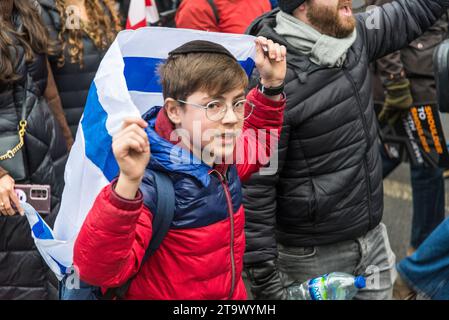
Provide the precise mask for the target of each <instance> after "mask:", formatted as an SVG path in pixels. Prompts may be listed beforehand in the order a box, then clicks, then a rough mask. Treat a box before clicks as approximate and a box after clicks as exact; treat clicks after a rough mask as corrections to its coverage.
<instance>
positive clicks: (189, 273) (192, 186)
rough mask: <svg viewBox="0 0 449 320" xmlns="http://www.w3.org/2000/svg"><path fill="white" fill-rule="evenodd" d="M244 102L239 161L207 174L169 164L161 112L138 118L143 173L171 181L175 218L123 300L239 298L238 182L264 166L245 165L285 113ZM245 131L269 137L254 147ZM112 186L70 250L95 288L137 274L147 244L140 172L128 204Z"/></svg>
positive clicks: (254, 94)
mask: <svg viewBox="0 0 449 320" xmlns="http://www.w3.org/2000/svg"><path fill="white" fill-rule="evenodd" d="M247 99H248V100H250V101H252V102H253V103H254V104H255V108H254V112H253V114H252V115H251V116H250V117H249V118H248V119H247V120H246V121H245V123H244V127H243V132H242V134H241V136H240V138H239V139H242V141H243V143H242V146H243V147H242V152H241V154H242V155H243V161H238V162H237V164H236V165H229V166H228V165H220V166H215V167H214V168H211V167H210V166H207V165H206V164H204V163H202V164H200V165H198V164H191V165H185V164H182V165H178V164H176V160H179V159H175V160H174V162H171V161H173V159H172V157H173V155H174V154H178V153H176V152H171V150H170V148H180V147H179V146H175V145H174V144H172V143H171V142H169V141H168V139H169V136H170V132H171V131H172V130H173V126H172V125H171V123H170V121H169V120H168V117H167V116H166V114H165V112H164V110H163V109H160V108H155V109H154V110H152V111H150V113H149V115H147V116H144V119H145V120H147V121H148V123H149V129H148V131H147V133H148V136H149V139H150V145H151V160H150V163H149V165H148V168H149V169H151V168H155V167H156V166H157V167H158V169H159V170H161V169H162V170H165V171H166V172H167V174H168V175H169V177H170V178H171V179H172V181H173V184H174V189H175V198H176V200H175V214H174V219H173V222H172V224H171V226H170V230H169V232H168V233H167V235H166V236H165V238H164V240H163V242H162V244H161V245H160V247H159V249H158V250H157V251H156V252H155V253H154V254H153V255H152V256H151V257H150V258H149V259H148V261H147V262H146V263H145V265H143V266H142V268H141V270H140V271H139V273H138V274H137V277H136V278H135V279H134V281H133V282H132V284H131V286H130V288H129V290H128V293H127V296H126V298H127V299H246V291H245V286H244V284H243V281H242V277H241V273H242V267H243V253H244V250H245V234H244V224H245V219H244V209H243V206H242V203H241V200H242V192H241V185H240V179H242V180H243V179H247V178H249V176H250V175H251V174H252V173H254V172H256V171H258V170H259V168H260V166H261V163H260V162H262V163H263V161H266V160H267V159H268V158H266V157H265V159H262V160H263V161H250V158H252V157H253V156H254V155H255V154H256V153H257V150H256V149H260V148H264V149H265V150H267V151H268V150H269V149H270V140H273V139H277V138H278V137H279V134H280V130H281V127H282V121H283V111H284V107H285V99H283V100H281V101H272V100H270V99H268V98H267V97H265V96H264V95H263V94H261V93H260V92H259V91H258V90H256V89H253V90H252V91H251V92H250V93H249V94H248V97H247ZM160 110H162V111H160ZM153 129H154V130H153ZM249 129H253V130H257V129H268V130H270V129H271V132H272V133H273V132H274V133H275V134H274V135H272V136H271V137H269V138H267V139H259V140H257V139H256V138H255V136H254V134H252V133H251V132H254V131H253V130H249ZM263 140H266V141H263ZM273 141H274V140H273ZM167 150H168V151H167ZM262 150H263V149H262ZM259 152H260V150H259ZM184 154H185V153H184ZM167 155H171V157H170V156H167ZM262 158H263V157H262ZM252 159H254V158H252ZM112 185H113V183H111V184H110V185H108V186H106V187H105V188H104V189H103V190H102V192H101V193H100V194H99V196H98V197H97V199H96V201H95V203H94V205H93V207H92V209H91V211H90V212H89V213H88V215H87V218H86V220H85V222H84V224H83V226H82V228H81V231H80V233H79V235H78V238H77V241H76V243H75V248H74V265H75V267H76V268H77V269H78V271H79V274H80V278H81V279H82V280H83V281H85V282H87V283H90V284H92V285H95V286H100V287H102V288H103V289H105V288H109V287H117V286H120V285H122V284H123V283H125V282H126V281H127V279H129V278H130V277H132V276H133V275H134V274H135V273H136V272H137V271H138V269H139V265H140V262H141V261H142V258H143V256H144V253H145V250H146V248H147V246H148V244H149V242H150V240H151V234H152V225H151V221H152V212H155V208H156V207H157V204H156V203H155V201H157V197H156V195H157V192H158V191H159V190H155V186H154V181H153V180H152V178H151V174H147V172H146V173H145V177H144V179H143V181H142V184H141V186H140V193H139V195H138V197H137V199H135V200H132V201H129V200H125V199H122V198H120V197H119V196H118V195H117V194H116V193H115V192H114V191H113V187H112Z"/></svg>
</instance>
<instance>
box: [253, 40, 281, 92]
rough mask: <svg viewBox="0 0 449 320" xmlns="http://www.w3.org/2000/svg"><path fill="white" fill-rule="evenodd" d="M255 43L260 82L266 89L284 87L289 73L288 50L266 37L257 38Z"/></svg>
mask: <svg viewBox="0 0 449 320" xmlns="http://www.w3.org/2000/svg"><path fill="white" fill-rule="evenodd" d="M255 42H256V61H255V63H256V67H257V70H258V71H259V74H260V81H261V82H262V84H263V85H264V86H266V87H278V86H280V85H282V83H283V82H284V79H285V74H286V72H287V49H286V48H285V46H282V45H279V44H278V43H274V42H273V41H271V40H268V39H267V38H265V37H257V38H256V40H255ZM264 49H266V52H265V50H264Z"/></svg>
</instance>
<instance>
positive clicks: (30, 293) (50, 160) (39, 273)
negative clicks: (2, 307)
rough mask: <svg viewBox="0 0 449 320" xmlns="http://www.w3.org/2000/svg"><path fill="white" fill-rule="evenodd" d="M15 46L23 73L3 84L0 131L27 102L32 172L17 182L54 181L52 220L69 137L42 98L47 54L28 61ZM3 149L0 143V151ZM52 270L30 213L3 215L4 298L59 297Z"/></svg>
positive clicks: (12, 126)
mask: <svg viewBox="0 0 449 320" xmlns="http://www.w3.org/2000/svg"><path fill="white" fill-rule="evenodd" d="M16 50H17V73H18V74H19V75H20V76H21V78H20V80H18V81H17V82H15V83H14V84H10V85H5V84H1V85H0V136H1V135H6V134H17V127H18V123H19V121H20V120H21V113H22V108H23V107H26V108H27V113H26V120H27V122H28V126H27V130H26V135H25V146H24V147H23V148H22V150H23V152H24V153H25V159H26V160H25V166H26V168H27V172H28V174H27V178H26V179H25V180H23V181H16V183H26V184H28V183H29V184H49V185H50V186H51V196H52V212H51V214H50V215H49V216H46V217H45V220H46V221H47V223H49V224H50V225H52V224H53V223H54V220H55V218H56V214H57V212H58V209H59V203H60V199H61V194H62V189H63V183H64V181H63V172H64V166H65V162H66V159H67V156H66V153H67V150H66V143H65V140H64V137H63V135H62V131H61V129H60V127H59V125H58V123H57V122H56V120H55V118H54V117H53V115H52V113H51V111H50V109H49V107H48V105H47V103H46V101H45V100H44V98H43V93H44V91H45V88H46V85H47V65H46V57H45V56H42V55H39V56H36V59H35V61H34V62H32V63H28V64H27V63H26V62H25V57H24V50H23V48H22V47H21V46H19V45H17V46H16ZM28 75H31V78H30V79H32V80H31V81H29V82H28V83H29V85H30V86H29V87H28V88H29V90H30V91H31V92H30V93H28V95H27V94H26V92H25V84H26V82H27V78H28ZM36 97H37V98H38V99H39V100H38V103H37V104H35V103H34V101H35V98H36ZM4 152H5V150H2V148H1V146H0V153H2V154H3V153H4ZM0 166H1V161H0ZM49 276H50V272H49V269H48V268H47V267H46V264H45V262H44V261H43V260H42V259H41V256H40V254H39V253H38V251H37V249H36V248H35V246H34V242H33V239H32V238H31V231H30V226H29V224H28V222H27V219H26V218H25V217H21V216H19V215H15V216H12V217H3V216H2V217H0V299H49V298H56V297H57V295H56V291H55V288H54V287H52V286H50V285H49Z"/></svg>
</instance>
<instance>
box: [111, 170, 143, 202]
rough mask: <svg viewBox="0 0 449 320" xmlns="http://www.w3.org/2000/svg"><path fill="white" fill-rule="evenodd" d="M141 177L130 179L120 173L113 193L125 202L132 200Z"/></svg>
mask: <svg viewBox="0 0 449 320" xmlns="http://www.w3.org/2000/svg"><path fill="white" fill-rule="evenodd" d="M142 178H143V177H139V178H130V177H128V176H126V175H125V174H123V173H120V175H119V177H118V179H117V183H116V185H115V188H114V191H115V192H116V193H117V194H118V195H119V196H120V197H122V198H124V199H127V200H134V199H135V198H136V196H137V191H138V190H139V186H140V183H141V181H142Z"/></svg>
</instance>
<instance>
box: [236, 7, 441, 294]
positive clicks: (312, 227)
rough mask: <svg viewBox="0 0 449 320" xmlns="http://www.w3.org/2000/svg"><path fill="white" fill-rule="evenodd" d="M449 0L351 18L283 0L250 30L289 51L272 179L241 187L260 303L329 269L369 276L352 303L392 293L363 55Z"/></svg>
mask: <svg viewBox="0 0 449 320" xmlns="http://www.w3.org/2000/svg"><path fill="white" fill-rule="evenodd" d="M448 6H449V0H399V1H396V2H392V3H390V4H386V5H384V6H383V7H380V8H379V9H378V10H376V11H374V12H365V13H360V14H356V15H353V13H352V1H348V0H280V1H279V7H280V11H279V10H274V11H272V12H270V13H268V14H266V15H264V16H262V17H260V18H258V19H257V20H256V21H255V22H254V23H253V24H252V25H251V26H250V28H249V29H248V33H250V34H252V35H255V36H256V35H257V36H265V37H267V38H268V39H271V40H273V41H274V42H277V43H279V44H282V45H284V46H286V47H287V52H288V54H287V64H288V71H287V77H286V80H285V93H286V95H287V108H286V112H285V115H284V126H283V129H282V133H281V138H280V142H279V146H278V155H277V156H278V169H277V172H276V174H274V175H271V176H269V175H256V176H253V178H252V180H251V181H250V182H249V183H247V184H246V185H245V186H244V195H245V198H244V205H245V208H246V238H247V247H246V254H245V267H246V270H247V273H248V278H249V279H250V281H251V285H250V286H251V291H252V293H253V296H254V297H255V298H256V299H286V298H287V290H286V287H287V286H289V285H291V284H292V283H293V282H294V281H297V282H304V281H306V280H307V279H310V278H313V277H317V276H319V275H322V274H326V273H329V272H334V271H341V272H346V273H349V274H353V275H365V276H366V277H367V280H368V281H367V287H366V288H365V289H362V290H360V291H359V293H358V294H357V296H356V297H355V298H356V299H391V297H392V287H393V283H394V280H395V278H396V273H395V269H394V265H395V255H394V253H393V252H392V250H391V247H390V244H389V240H388V236H387V230H386V227H385V225H384V224H382V223H381V220H382V211H383V190H382V161H381V159H380V155H379V141H378V132H377V130H378V127H377V121H376V115H375V113H374V108H373V99H372V93H371V89H372V86H371V78H370V73H369V63H370V62H371V61H375V60H377V59H378V58H380V57H383V56H385V55H386V54H389V53H392V52H394V51H396V50H398V49H401V48H402V47H404V46H406V45H407V44H408V43H409V42H411V41H412V40H413V39H415V38H417V37H418V36H420V35H421V34H422V33H423V32H424V31H425V30H426V29H427V28H429V27H430V26H432V25H433V24H434V23H435V22H436V21H437V20H438V18H439V17H440V16H441V15H442V14H443V13H444V12H445V11H446V9H447V7H448Z"/></svg>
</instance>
